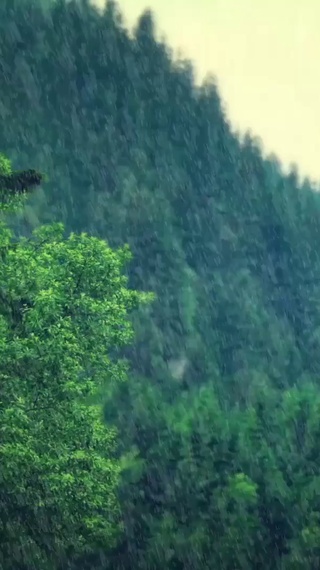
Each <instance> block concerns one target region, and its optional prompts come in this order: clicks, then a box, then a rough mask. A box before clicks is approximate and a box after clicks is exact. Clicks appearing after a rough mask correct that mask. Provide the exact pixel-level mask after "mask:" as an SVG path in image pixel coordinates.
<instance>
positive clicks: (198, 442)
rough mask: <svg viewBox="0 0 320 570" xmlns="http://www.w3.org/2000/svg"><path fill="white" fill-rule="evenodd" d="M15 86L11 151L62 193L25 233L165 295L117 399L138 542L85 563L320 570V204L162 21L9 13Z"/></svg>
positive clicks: (39, 209)
mask: <svg viewBox="0 0 320 570" xmlns="http://www.w3.org/2000/svg"><path fill="white" fill-rule="evenodd" d="M0 86H1V88H0V121H1V131H0V152H1V153H3V154H5V155H6V156H8V157H9V158H10V159H11V160H12V162H13V164H14V165H16V166H17V167H19V168H30V167H31V168H37V169H39V170H41V171H43V172H45V173H46V175H47V176H48V179H49V182H48V183H46V184H45V186H43V188H42V189H41V190H38V191H37V192H36V193H35V194H34V196H33V197H32V198H31V199H30V201H29V202H28V204H27V206H26V207H25V209H24V211H23V214H22V215H21V216H19V217H15V218H12V220H11V223H12V226H13V227H14V228H15V230H16V231H17V232H18V233H20V234H21V235H30V233H31V231H32V230H33V229H34V228H36V227H38V226H39V225H41V224H44V223H48V222H51V221H62V222H63V223H64V224H65V227H66V230H67V232H68V233H70V232H72V231H75V232H82V231H85V232H88V233H89V234H91V235H93V236H97V237H100V238H103V239H106V240H107V241H108V243H109V244H110V245H111V247H118V246H120V245H123V244H125V243H128V244H129V246H130V249H131V251H132V253H133V260H132V262H131V265H130V267H129V270H128V276H129V284H130V287H131V288H133V289H137V290H141V291H153V292H155V293H156V296H157V297H156V300H155V301H154V302H153V303H152V304H151V305H148V306H147V307H144V308H143V309H140V310H138V311H136V312H135V314H134V317H133V322H134V329H135V342H134V343H133V344H132V346H131V347H130V348H128V349H126V352H125V355H126V356H127V358H128V359H129V362H130V370H131V373H130V379H129V381H128V382H127V383H124V384H120V385H118V386H117V387H116V388H114V387H113V386H112V388H111V387H110V390H107V391H106V393H105V396H104V408H105V419H106V421H107V422H108V423H111V424H112V425H116V426H117V428H118V430H119V434H118V441H119V454H120V455H121V456H123V457H124V458H125V459H123V461H124V464H125V466H126V467H125V471H124V475H123V482H122V488H121V493H120V500H121V504H122V512H123V520H124V534H123V540H122V542H120V543H119V547H118V548H117V549H114V550H113V551H112V554H109V555H108V557H107V558H106V559H105V560H104V562H103V563H101V562H99V561H98V558H99V557H97V560H91V561H90V562H88V564H89V565H88V566H84V564H85V562H84V561H82V562H81V564H82V566H80V567H81V568H84V567H89V568H93V567H99V568H100V567H104V568H114V569H117V570H120V569H128V570H129V568H141V570H144V569H145V570H147V569H148V570H150V569H151V570H152V569H155V570H157V569H159V570H160V569H161V570H162V569H163V568H168V569H169V570H178V569H182V568H183V569H187V570H188V569H190V570H191V568H192V569H193V570H194V569H195V570H202V569H211V568H221V569H223V570H225V569H228V570H229V569H230V570H231V569H233V568H237V569H247V568H258V567H261V568H266V569H269V568H270V570H271V569H272V570H274V569H276V568H279V569H280V568H281V569H290V570H291V569H296V568H297V569H298V568H299V569H300V568H306V569H308V568H310V569H313V568H318V567H319V565H320V561H319V556H320V550H319V549H320V534H319V528H318V525H319V505H318V503H319V500H318V496H319V491H320V482H319V481H320V479H319V476H320V463H319V444H318V434H319V428H320V424H319V413H318V412H319V409H320V408H319V406H320V391H319V381H318V377H319V372H320V361H319V357H318V355H319V350H320V329H319V326H320V310H319V309H320V306H319V299H320V258H319V250H318V241H319V236H320V196H319V195H318V194H316V193H315V192H314V191H313V190H312V188H311V185H310V184H309V182H308V181H307V180H306V181H305V182H304V183H303V184H302V186H300V185H299V184H298V179H297V176H296V175H295V173H294V172H291V173H290V174H289V175H285V174H284V173H283V171H282V170H281V167H280V164H279V163H278V161H277V160H276V159H275V158H274V157H269V158H267V157H265V156H264V155H263V150H262V148H261V145H260V143H258V142H257V141H256V140H255V139H254V137H253V136H251V135H250V134H246V135H245V136H244V137H242V138H240V137H239V135H238V134H237V133H235V132H234V131H233V129H232V126H231V125H230V123H229V122H228V118H227V116H226V113H225V111H224V109H223V103H222V101H221V99H220V96H219V90H218V88H217V85H216V84H215V82H214V80H213V79H211V78H208V80H207V81H206V82H205V83H204V84H203V85H201V86H200V87H198V86H196V84H195V82H194V78H193V70H192V65H191V64H190V62H187V61H176V60H174V59H173V57H172V55H171V52H170V49H169V47H168V46H167V45H165V44H163V43H159V42H158V41H156V40H155V33H154V23H153V18H152V15H151V14H150V13H149V12H146V13H144V14H143V15H141V18H140V19H139V21H138V22H137V26H136V29H135V33H134V37H133V38H131V37H129V34H128V32H127V30H126V29H125V28H124V26H123V25H122V21H121V16H120V14H119V12H118V9H117V6H116V4H114V3H112V2H109V4H108V5H107V7H106V9H105V10H104V12H103V13H99V12H98V11H96V10H95V9H94V8H93V7H92V6H90V4H89V3H88V2H87V1H86V0H83V1H81V2H75V1H71V2H66V1H64V0H57V1H56V2H55V3H53V5H52V7H49V8H48V7H45V8H44V4H43V3H41V2H40V1H37V0H24V1H22V0H14V1H13V0H10V1H4V2H1V5H0ZM101 564H102V566H101ZM78 567H79V566H78Z"/></svg>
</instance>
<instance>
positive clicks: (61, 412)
mask: <svg viewBox="0 0 320 570" xmlns="http://www.w3.org/2000/svg"><path fill="white" fill-rule="evenodd" d="M2 163H4V164H8V163H5V162H4V160H3V159H2ZM0 249H1V252H2V256H1V264H0V283H1V293H0V329H1V335H0V338H1V342H0V353H1V356H0V362H1V364H0V377H1V387H0V431H1V438H0V440H1V444H0V457H1V459H0V463H1V473H0V489H1V491H0V505H1V508H0V512H1V516H0V526H1V531H0V544H1V548H0V551H1V555H0V566H1V568H3V569H6V568H8V569H9V568H13V567H14V568H39V569H42V568H43V569H44V568H45V569H49V568H57V565H58V564H59V563H61V562H63V560H68V559H72V558H73V557H74V556H78V555H80V554H81V553H83V552H87V551H90V549H93V548H98V547H102V546H103V547H104V548H110V546H112V545H113V544H114V541H115V538H116V536H117V533H118V531H119V521H120V518H119V507H118V503H117V498H116V491H117V485H118V482H119V472H120V465H119V463H118V461H117V460H116V457H115V430H114V429H111V428H106V426H105V425H104V424H103V422H102V413H101V406H100V405H97V403H92V398H93V397H94V396H97V394H98V393H99V388H101V387H103V386H104V385H105V384H111V383H114V382H121V381H123V380H124V379H125V378H126V364H125V362H123V361H122V360H121V359H119V358H116V357H115V351H116V350H119V349H120V348H121V347H123V346H124V345H126V344H127V343H128V342H130V341H131V340H132V329H131V324H130V321H129V320H128V313H129V312H130V311H131V310H132V309H133V308H134V307H136V306H137V305H138V304H139V303H141V302H143V301H146V300H147V299H148V297H147V295H143V294H139V293H136V292H135V291H131V290H129V289H128V288H127V279H126V277H125V276H124V275H122V270H123V266H124V264H125V263H126V262H127V261H128V258H129V257H130V254H129V250H128V248H126V247H123V248H122V249H120V250H117V251H113V250H111V249H110V247H109V246H108V244H107V243H106V242H104V241H102V240H99V239H98V238H93V237H90V236H88V235H86V234H81V235H76V234H71V235H70V236H69V237H68V238H66V237H65V236H64V229H63V225H62V224H51V225H49V226H43V227H41V228H38V229H37V230H35V231H34V233H33V235H32V237H31V239H26V238H21V239H20V240H18V241H17V240H13V234H12V232H11V231H10V230H9V229H8V228H7V227H6V225H5V224H2V226H1V230H0ZM111 353H113V356H112V354H111ZM89 398H90V401H91V403H90V401H89Z"/></svg>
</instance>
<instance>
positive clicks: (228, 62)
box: [96, 0, 320, 181]
mask: <svg viewBox="0 0 320 570" xmlns="http://www.w3.org/2000/svg"><path fill="white" fill-rule="evenodd" d="M96 2H97V3H99V4H100V5H101V4H104V0H96ZM118 4H119V6H120V8H121V9H122V11H123V15H124V16H125V19H126V22H127V24H128V25H129V26H131V24H132V23H134V22H135V21H136V18H137V17H138V15H139V14H140V13H141V12H142V10H143V9H145V8H147V7H148V8H151V10H152V11H153V12H154V13H155V15H156V22H157V24H158V26H157V29H158V32H159V35H160V36H165V37H166V39H167V41H168V43H169V44H170V45H171V47H172V48H174V49H175V50H176V49H179V48H180V49H181V51H182V52H183V54H184V55H185V56H186V57H188V58H190V59H192V60H193V61H194V62H195V65H196V68H197V70H198V74H199V77H200V78H202V77H203V76H204V75H205V74H206V73H207V72H212V73H214V74H215V75H216V76H217V78H218V84H219V87H220V93H221V96H222V98H223V102H224V104H225V107H226V109H227V113H228V116H229V118H230V119H231V122H232V124H233V125H234V126H235V127H236V128H239V129H240V130H241V131H243V130H245V129H247V128H250V129H251V130H252V132H253V133H254V134H255V135H256V136H259V137H261V139H262V141H263V144H264V148H265V150H266V151H267V152H271V151H272V152H275V153H276V154H277V155H278V157H279V158H280V160H281V161H283V163H284V164H289V163H290V162H296V163H297V164H298V166H299V169H300V171H301V174H303V175H305V174H306V175H309V176H311V178H314V179H317V180H319V181H320V31H319V26H320V1H319V0H118Z"/></svg>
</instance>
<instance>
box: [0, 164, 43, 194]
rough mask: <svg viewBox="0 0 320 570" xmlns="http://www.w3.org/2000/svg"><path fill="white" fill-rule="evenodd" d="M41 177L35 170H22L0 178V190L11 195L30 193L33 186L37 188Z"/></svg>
mask: <svg viewBox="0 0 320 570" xmlns="http://www.w3.org/2000/svg"><path fill="white" fill-rule="evenodd" d="M42 180H43V176H42V174H41V173H40V172H37V171H36V170H22V171H21V172H13V173H12V174H9V175H7V176H4V175H2V176H0V188H1V190H5V191H6V192H9V193H11V192H12V193H13V194H21V193H23V192H27V191H31V190H32V189H33V188H34V187H35V186H39V185H40V184H41V182H42Z"/></svg>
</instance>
